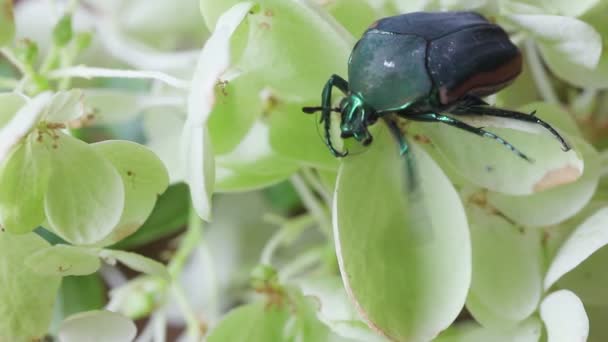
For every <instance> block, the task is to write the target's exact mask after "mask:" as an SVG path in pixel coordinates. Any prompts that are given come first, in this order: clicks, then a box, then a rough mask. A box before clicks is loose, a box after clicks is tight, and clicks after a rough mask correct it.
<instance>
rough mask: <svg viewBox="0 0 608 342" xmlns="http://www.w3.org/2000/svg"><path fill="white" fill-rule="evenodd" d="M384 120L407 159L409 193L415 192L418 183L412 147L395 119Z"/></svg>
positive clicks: (386, 118)
mask: <svg viewBox="0 0 608 342" xmlns="http://www.w3.org/2000/svg"><path fill="white" fill-rule="evenodd" d="M382 119H383V120H384V122H385V123H386V125H387V126H388V128H389V130H390V131H391V134H392V135H393V137H394V138H395V140H397V142H398V143H399V155H401V156H402V157H405V167H406V171H407V182H408V186H407V188H408V191H414V190H416V184H417V182H416V174H415V172H416V171H415V169H414V156H413V155H412V152H411V151H410V146H409V144H408V143H407V140H405V137H404V136H403V134H402V133H401V130H400V129H399V126H398V125H397V123H396V122H395V120H394V119H391V118H388V117H386V116H385V117H382Z"/></svg>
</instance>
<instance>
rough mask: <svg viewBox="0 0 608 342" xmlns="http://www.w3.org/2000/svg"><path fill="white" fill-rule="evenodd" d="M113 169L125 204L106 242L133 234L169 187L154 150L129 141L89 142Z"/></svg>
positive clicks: (161, 164) (165, 174) (110, 242)
mask: <svg viewBox="0 0 608 342" xmlns="http://www.w3.org/2000/svg"><path fill="white" fill-rule="evenodd" d="M91 146H92V147H93V148H94V149H95V150H97V151H98V152H99V153H101V155H103V156H104V157H105V158H106V159H107V160H109V161H110V162H111V163H112V165H114V167H115V168H116V170H117V171H118V173H119V174H120V176H121V177H122V182H123V185H124V193H125V206H124V209H123V212H122V216H121V217H120V221H119V223H118V225H117V226H116V228H114V230H113V231H112V234H111V235H110V236H108V237H107V238H106V239H104V241H103V242H102V244H103V245H109V244H112V243H115V242H118V241H120V240H122V239H124V238H125V237H127V236H129V235H131V234H133V233H134V232H135V231H137V229H139V227H141V225H142V224H144V222H145V221H146V219H147V218H148V216H150V213H151V212H152V210H153V209H154V204H155V203H156V199H157V198H158V196H160V195H161V194H162V193H163V192H164V191H165V190H166V189H167V187H168V186H169V174H168V173H167V169H166V168H165V166H164V165H163V163H162V162H161V161H160V159H158V157H157V156H156V155H155V154H154V152H152V151H150V150H149V149H147V148H146V147H144V146H142V145H139V144H136V143H134V142H130V141H119V140H115V141H104V142H100V143H97V144H92V145H91Z"/></svg>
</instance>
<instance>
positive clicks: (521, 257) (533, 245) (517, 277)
mask: <svg viewBox="0 0 608 342" xmlns="http://www.w3.org/2000/svg"><path fill="white" fill-rule="evenodd" d="M468 213H469V219H470V220H471V226H470V228H471V239H472V245H473V277H472V281H471V289H470V291H469V297H468V299H467V308H468V309H469V311H470V312H471V314H472V315H473V317H475V320H476V321H477V322H479V323H481V324H482V325H483V326H484V327H491V328H496V329H501V328H505V327H510V326H515V325H517V323H519V322H522V321H524V320H525V319H526V318H528V317H529V316H530V315H531V314H532V313H533V312H534V311H536V308H537V307H538V304H539V303H540V299H541V296H542V275H543V253H542V247H541V238H542V233H541V232H540V231H539V230H534V229H529V230H520V229H519V228H518V227H516V226H515V225H513V224H512V223H510V222H508V221H507V220H505V219H503V218H502V217H500V216H498V215H493V214H491V213H488V212H486V211H485V210H484V209H481V208H479V207H476V206H470V207H469V211H468ZM498 241H500V243H497V242H498Z"/></svg>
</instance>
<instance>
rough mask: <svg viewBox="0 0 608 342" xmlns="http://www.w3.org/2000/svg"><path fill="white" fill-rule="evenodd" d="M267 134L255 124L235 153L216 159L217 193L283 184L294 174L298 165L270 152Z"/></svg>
mask: <svg viewBox="0 0 608 342" xmlns="http://www.w3.org/2000/svg"><path fill="white" fill-rule="evenodd" d="M269 134H270V133H269V129H268V126H266V125H265V124H263V123H261V122H257V123H256V124H255V125H254V126H253V127H252V128H251V130H250V131H249V133H248V134H247V136H246V137H245V138H244V139H243V141H242V142H241V143H240V144H239V146H237V148H236V149H234V150H233V151H232V152H231V153H229V154H226V155H222V156H218V157H217V159H216V162H217V168H218V169H217V179H216V184H215V187H216V189H217V191H220V192H232V191H245V190H252V189H257V188H262V187H266V186H268V185H271V184H275V183H278V182H280V181H283V180H285V179H286V178H288V177H289V176H291V175H292V174H293V173H295V172H296V171H297V169H298V168H299V165H298V163H296V162H294V161H292V160H288V159H286V158H285V157H282V156H280V155H277V154H276V153H275V152H274V151H273V150H272V147H271V146H270V142H269V140H270V137H269Z"/></svg>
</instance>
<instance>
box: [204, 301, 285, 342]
mask: <svg viewBox="0 0 608 342" xmlns="http://www.w3.org/2000/svg"><path fill="white" fill-rule="evenodd" d="M288 318H289V313H288V312H287V311H286V310H283V309H280V308H277V307H274V306H266V304H265V303H262V302H257V303H253V304H247V305H243V306H240V307H238V308H236V309H233V310H232V311H230V312H229V313H228V314H227V315H226V317H224V319H222V321H220V322H219V324H218V325H217V326H216V327H215V328H213V330H211V332H210V333H209V336H208V337H207V341H208V342H225V341H231V342H245V341H247V342H268V341H285V338H284V335H283V334H284V332H283V330H284V326H285V324H286V323H287V320H288Z"/></svg>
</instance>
